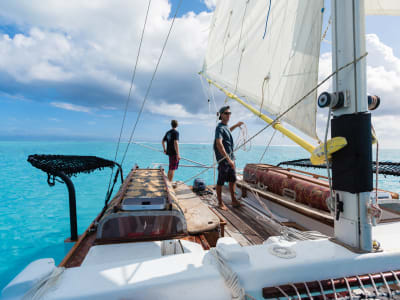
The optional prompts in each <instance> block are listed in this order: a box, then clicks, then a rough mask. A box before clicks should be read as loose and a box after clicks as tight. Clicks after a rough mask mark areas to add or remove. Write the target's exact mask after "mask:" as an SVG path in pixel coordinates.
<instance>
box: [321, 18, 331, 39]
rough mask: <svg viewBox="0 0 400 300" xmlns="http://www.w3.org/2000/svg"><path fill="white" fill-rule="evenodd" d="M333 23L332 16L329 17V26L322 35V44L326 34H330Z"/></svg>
mask: <svg viewBox="0 0 400 300" xmlns="http://www.w3.org/2000/svg"><path fill="white" fill-rule="evenodd" d="M331 23H332V15H331V16H330V17H329V21H328V25H326V28H325V31H324V33H323V34H322V37H321V42H322V41H323V40H324V39H325V37H326V33H327V32H328V29H329V26H330V25H331Z"/></svg>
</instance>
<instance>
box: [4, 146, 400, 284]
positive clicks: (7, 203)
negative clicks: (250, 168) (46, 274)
mask: <svg viewBox="0 0 400 300" xmlns="http://www.w3.org/2000/svg"><path fill="white" fill-rule="evenodd" d="M145 145H147V146H150V147H153V148H157V149H159V150H161V149H162V148H161V144H145ZM125 147H126V144H122V145H121V153H123V151H125ZM180 147H181V148H180V149H181V150H180V152H181V156H183V157H185V158H188V159H191V160H194V161H197V162H200V163H202V164H205V165H211V164H212V163H213V152H212V151H213V150H212V145H210V144H181V146H180ZM115 148H116V144H115V143H111V142H0V170H1V171H0V199H1V201H0V290H1V289H2V288H3V287H4V286H5V285H7V283H8V282H10V281H11V280H12V279H13V278H14V277H15V276H16V275H17V274H18V273H19V272H20V271H22V270H23V268H24V267H25V266H27V265H28V264H29V263H30V262H32V261H33V260H36V259H40V258H47V257H52V258H54V259H55V261H56V264H58V263H60V262H61V260H62V258H63V257H64V256H65V254H66V253H67V251H68V249H69V247H67V246H66V245H65V244H64V240H65V239H66V238H68V237H69V235H70V232H69V230H70V229H69V228H70V227H69V213H68V212H69V208H68V192H67V188H66V186H65V185H64V184H61V183H56V184H55V186H53V187H50V186H48V184H47V175H46V174H45V173H44V172H42V171H40V170H38V169H36V168H34V167H32V166H31V164H30V163H28V162H27V158H28V156H29V155H30V154H66V155H95V156H98V157H102V158H106V159H111V160H114V156H115ZM264 150H265V146H253V147H252V148H251V149H250V151H248V152H244V151H241V150H239V151H238V152H237V154H236V159H237V160H236V164H237V167H238V168H244V166H245V164H246V163H249V162H252V163H256V162H259V161H260V157H261V156H262V154H263V152H264ZM127 153H128V154H127V156H126V158H125V161H124V164H123V170H124V175H125V176H126V175H127V174H128V172H129V171H130V169H131V168H132V167H133V166H134V165H135V164H138V165H139V167H142V168H145V167H152V166H153V165H152V164H153V163H164V164H166V163H168V157H167V156H165V155H164V154H163V153H160V152H156V151H152V150H149V149H147V148H144V147H141V146H138V145H130V148H129V151H128V152H127ZM379 153H380V160H382V161H383V160H392V161H400V154H399V151H398V150H385V149H384V150H380V151H379ZM121 156H122V155H121ZM307 157H308V155H307V153H306V152H305V151H304V150H303V149H301V148H299V147H289V146H272V147H270V148H269V150H268V151H267V153H266V155H265V156H264V159H263V162H264V163H269V164H277V163H279V162H281V161H285V160H293V159H299V158H307ZM120 160H121V157H118V158H117V161H120ZM180 164H181V167H180V168H179V169H178V170H177V171H176V174H175V178H174V180H180V181H186V180H188V179H190V178H191V177H200V178H203V179H205V180H206V182H207V184H213V183H214V172H213V170H212V169H210V170H209V171H207V172H205V173H203V174H201V175H197V174H198V173H200V172H201V171H203V170H204V169H201V168H191V167H184V166H183V165H193V164H192V163H190V162H187V161H184V160H182V161H181V163H180ZM308 171H312V170H308ZM314 171H315V170H314ZM318 173H321V174H324V175H325V174H326V171H325V170H318ZM110 175H111V171H110V170H109V169H105V170H102V171H95V172H93V173H91V174H79V175H78V176H76V177H73V178H72V181H73V182H74V185H75V189H76V196H77V215H78V231H79V233H83V232H84V231H85V230H86V228H87V227H88V226H89V224H90V223H91V221H92V220H93V219H94V218H95V217H96V216H97V214H98V213H99V211H100V210H101V209H102V207H103V204H104V198H105V194H106V191H107V187H108V182H109V179H110ZM196 175H197V176H196ZM192 182H193V179H191V180H189V181H188V182H187V183H188V184H190V185H191V184H192ZM119 184H120V182H118V186H117V187H116V188H115V190H118V188H119ZM379 185H380V186H379V187H380V188H383V189H387V190H392V191H395V192H398V191H399V186H400V185H399V179H398V178H396V177H393V176H387V177H386V178H385V177H383V176H381V177H380V180H379ZM115 190H114V193H115Z"/></svg>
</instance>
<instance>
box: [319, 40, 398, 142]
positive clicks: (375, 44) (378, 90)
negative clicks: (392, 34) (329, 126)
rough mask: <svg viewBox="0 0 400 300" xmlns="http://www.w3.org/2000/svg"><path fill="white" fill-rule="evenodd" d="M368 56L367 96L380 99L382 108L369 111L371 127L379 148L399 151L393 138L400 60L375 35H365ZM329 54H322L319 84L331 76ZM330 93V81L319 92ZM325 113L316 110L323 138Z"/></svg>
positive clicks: (330, 55) (396, 134) (395, 127)
mask: <svg viewBox="0 0 400 300" xmlns="http://www.w3.org/2000/svg"><path fill="white" fill-rule="evenodd" d="M366 48H367V51H368V56H367V92H368V94H371V95H378V96H380V97H381V104H380V106H379V107H378V109H377V110H375V111H372V112H371V113H372V116H373V118H372V123H373V125H374V126H375V129H376V132H377V135H378V138H379V140H380V145H381V146H383V147H400V141H399V140H398V139H396V138H395V137H396V136H399V135H400V130H399V129H398V128H399V127H398V125H397V124H398V114H399V111H400V102H399V101H398V95H399V94H400V58H398V57H396V56H395V55H394V53H393V49H392V48H391V47H389V46H387V45H385V44H384V43H382V42H381V41H380V39H379V37H378V36H377V35H376V34H367V35H366ZM331 57H332V54H331V53H325V54H323V55H322V56H321V58H320V70H319V80H320V81H321V80H323V79H324V78H326V77H327V76H328V75H329V74H331V72H332V62H331V59H332V58H331ZM331 90H332V80H329V81H328V82H327V83H326V84H325V85H324V86H322V87H321V88H320V89H319V93H321V92H323V91H331ZM326 114H327V112H326V110H319V113H318V115H317V128H318V136H319V137H320V138H323V137H324V134H325V127H326Z"/></svg>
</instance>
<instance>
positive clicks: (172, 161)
mask: <svg viewBox="0 0 400 300" xmlns="http://www.w3.org/2000/svg"><path fill="white" fill-rule="evenodd" d="M178 165H179V160H178V155H170V156H169V170H170V171H171V170H172V171H173V170H176V169H178Z"/></svg>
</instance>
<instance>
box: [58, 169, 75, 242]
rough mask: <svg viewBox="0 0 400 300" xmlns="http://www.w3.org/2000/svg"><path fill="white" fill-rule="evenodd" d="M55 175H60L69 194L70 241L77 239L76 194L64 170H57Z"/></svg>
mask: <svg viewBox="0 0 400 300" xmlns="http://www.w3.org/2000/svg"><path fill="white" fill-rule="evenodd" d="M55 175H56V176H58V177H60V178H61V179H62V180H63V181H64V182H65V184H66V185H67V188H68V196H69V223H70V227H71V241H77V240H78V225H77V220H76V196H75V188H74V184H73V183H72V181H71V179H70V178H69V177H68V176H67V175H65V174H64V172H61V171H59V172H57V174H55Z"/></svg>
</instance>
